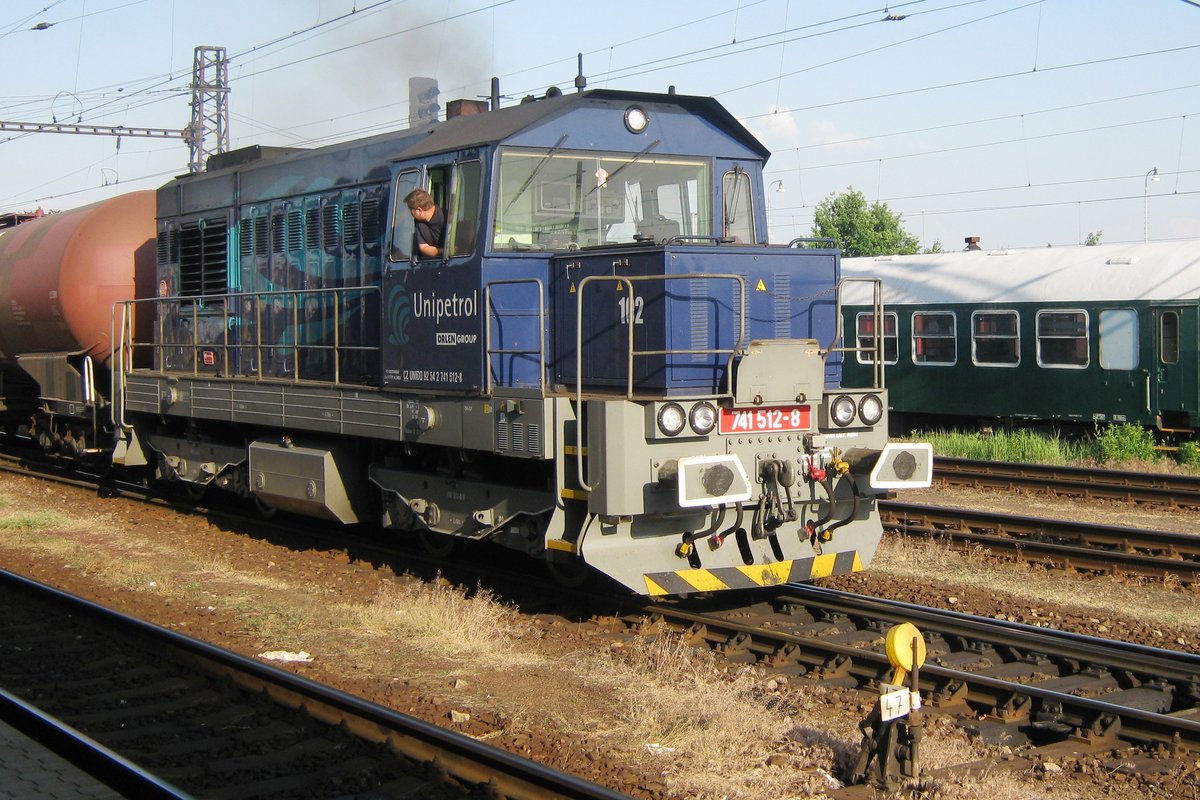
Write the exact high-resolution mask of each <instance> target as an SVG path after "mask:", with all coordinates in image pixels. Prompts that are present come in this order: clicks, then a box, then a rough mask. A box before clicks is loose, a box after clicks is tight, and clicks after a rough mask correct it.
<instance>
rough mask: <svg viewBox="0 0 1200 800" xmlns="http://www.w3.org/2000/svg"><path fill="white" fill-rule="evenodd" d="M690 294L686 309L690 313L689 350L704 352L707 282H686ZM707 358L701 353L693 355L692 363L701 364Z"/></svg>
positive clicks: (698, 279) (703, 279) (693, 280)
mask: <svg viewBox="0 0 1200 800" xmlns="http://www.w3.org/2000/svg"><path fill="white" fill-rule="evenodd" d="M688 289H689V291H690V292H691V302H690V303H689V304H688V309H689V310H690V312H691V339H692V342H691V349H693V350H704V349H706V348H708V347H709V346H710V345H709V343H708V302H707V301H708V280H707V279H705V278H692V279H691V280H689V281H688ZM707 358H708V356H706V355H704V354H703V353H693V354H692V363H693V364H695V363H702V362H704V361H705V360H706V359H707Z"/></svg>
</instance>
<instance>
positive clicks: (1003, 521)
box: [879, 500, 1200, 584]
mask: <svg viewBox="0 0 1200 800" xmlns="http://www.w3.org/2000/svg"><path fill="white" fill-rule="evenodd" d="M879 512H880V516H881V519H882V522H883V525H884V528H885V529H887V530H892V531H895V532H897V533H902V534H905V535H908V536H932V537H944V538H946V539H949V540H950V541H952V542H963V543H969V544H978V545H982V546H984V547H987V548H989V549H991V550H995V551H999V552H1003V553H1007V554H1010V555H1013V556H1015V557H1017V558H1020V559H1022V560H1025V561H1030V562H1039V563H1045V562H1051V563H1054V564H1057V565H1061V566H1064V567H1067V568H1070V569H1077V570H1086V571H1093V572H1101V573H1113V572H1128V573H1136V574H1140V575H1149V576H1154V577H1158V578H1167V577H1170V578H1174V579H1176V580H1178V581H1180V582H1181V583H1183V584H1192V583H1196V582H1197V581H1200V534H1190V533H1176V532H1171V531H1158V530H1151V529H1147V528H1133V527H1125V526H1118V525H1099V524H1092V523H1082V522H1073V521H1070V520H1060V519H1050V518H1046V517H1030V516H1022V515H1018V514H1006V513H997V512H990V511H977V510H974V509H965V508H955V507H948V506H932V505H923V504H919V503H904V502H899V501H893V500H883V501H880V503H879Z"/></svg>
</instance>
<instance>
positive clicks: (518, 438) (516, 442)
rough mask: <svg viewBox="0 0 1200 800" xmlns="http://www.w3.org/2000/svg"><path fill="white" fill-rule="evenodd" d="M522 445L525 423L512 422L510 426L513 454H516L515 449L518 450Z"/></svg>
mask: <svg viewBox="0 0 1200 800" xmlns="http://www.w3.org/2000/svg"><path fill="white" fill-rule="evenodd" d="M524 443H525V423H524V422H514V423H513V424H512V447H513V452H516V451H517V449H518V448H520V447H521V445H523V444H524Z"/></svg>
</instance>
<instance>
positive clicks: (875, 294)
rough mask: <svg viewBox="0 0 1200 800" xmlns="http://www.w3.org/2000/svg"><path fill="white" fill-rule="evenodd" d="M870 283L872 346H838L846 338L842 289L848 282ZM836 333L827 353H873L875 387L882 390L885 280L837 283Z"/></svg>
mask: <svg viewBox="0 0 1200 800" xmlns="http://www.w3.org/2000/svg"><path fill="white" fill-rule="evenodd" d="M852 282H853V283H869V284H871V290H872V298H871V317H872V321H873V324H874V326H875V335H874V336H873V337H872V340H873V342H874V344H872V346H871V347H859V346H857V345H855V346H854V347H845V346H842V347H838V346H837V344H838V342H842V341H844V340H845V335H844V331H845V327H846V323H845V322H844V321H843V319H842V289H843V287H845V285H846V284H847V283H852ZM834 298H835V299H834V334H833V341H832V342H830V344H829V347H827V348H825V355H826V356H828V355H829V354H830V353H871V354H872V355H871V364H872V368H873V369H872V375H873V381H874V383H875V386H874V388H875V389H879V390H882V389H883V388H884V383H883V353H884V339H885V338H886V337H885V336H884V333H885V331H884V329H883V280H882V279H880V278H857V277H856V278H842V279H840V280H839V281H838V283H837V291H836V292H835V293H834ZM854 341H855V342H857V341H858V330H857V328H856V329H855V331H854Z"/></svg>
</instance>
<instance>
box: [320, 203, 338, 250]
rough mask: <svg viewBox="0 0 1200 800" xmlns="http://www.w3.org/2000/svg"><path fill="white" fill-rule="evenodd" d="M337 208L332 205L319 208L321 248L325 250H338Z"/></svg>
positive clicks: (328, 204) (327, 204)
mask: <svg viewBox="0 0 1200 800" xmlns="http://www.w3.org/2000/svg"><path fill="white" fill-rule="evenodd" d="M337 211H338V207H337V206H336V205H335V204H333V203H326V204H325V205H323V206H321V246H322V247H324V248H325V249H326V250H336V249H337V248H338V225H337V222H338V213H337Z"/></svg>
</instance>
